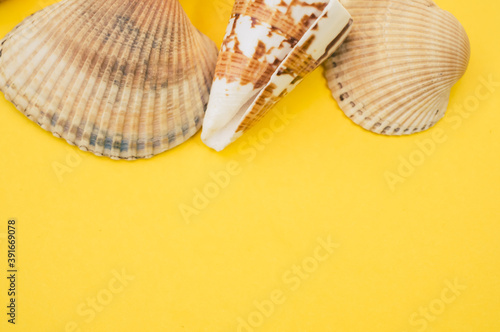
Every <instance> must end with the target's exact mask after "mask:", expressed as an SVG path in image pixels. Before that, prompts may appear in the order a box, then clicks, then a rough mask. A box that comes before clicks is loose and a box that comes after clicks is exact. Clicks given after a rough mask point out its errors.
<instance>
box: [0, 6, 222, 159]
mask: <svg viewBox="0 0 500 332" xmlns="http://www.w3.org/2000/svg"><path fill="white" fill-rule="evenodd" d="M216 60H217V48H216V45H215V43H213V42H212V41H211V40H210V39H209V38H208V37H206V36H205V35H203V34H202V33H201V32H199V31H198V30H197V29H196V28H194V27H193V25H192V24H191V23H190V21H189V19H188V17H187V16H186V14H185V12H184V11H183V9H182V7H181V5H180V4H179V2H178V0H135V1H121V0H73V1H70V0H63V1H61V2H59V3H57V4H55V5H52V6H49V7H47V8H45V9H43V10H41V11H39V12H37V13H35V14H34V15H33V16H30V17H28V18H26V19H25V20H24V21H23V22H22V23H21V24H19V25H18V26H17V27H16V28H15V29H14V30H13V31H11V32H10V33H9V34H8V35H7V36H6V37H5V38H4V39H3V40H2V41H0V89H1V90H2V91H3V92H4V94H5V97H6V98H7V99H8V100H10V101H12V103H14V105H16V107H17V108H18V109H19V110H20V111H22V112H23V113H24V114H25V115H26V116H27V117H28V118H30V119H31V120H33V121H35V122H36V123H38V124H39V125H40V126H41V127H42V128H44V129H46V130H49V131H51V132H52V133H53V134H54V135H55V136H58V137H62V138H64V139H66V140H67V141H68V142H69V143H70V144H74V145H77V146H78V147H80V148H81V149H82V150H88V151H91V152H93V153H95V154H96V155H104V156H108V157H111V158H113V159H137V158H148V157H151V156H153V155H155V154H158V153H160V152H163V151H165V150H167V149H170V148H173V147H174V146H177V145H178V144H180V143H182V142H184V141H185V140H186V139H188V138H189V137H191V136H192V135H193V134H195V133H196V132H197V131H198V129H199V128H200V127H201V124H202V121H203V116H204V110H205V107H206V104H207V102H208V95H209V89H210V85H211V83H212V79H213V72H214V69H215V63H216Z"/></svg>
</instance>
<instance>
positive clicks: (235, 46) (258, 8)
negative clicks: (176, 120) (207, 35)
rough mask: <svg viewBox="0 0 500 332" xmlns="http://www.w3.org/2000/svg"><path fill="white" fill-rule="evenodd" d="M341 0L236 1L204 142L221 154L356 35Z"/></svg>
mask: <svg viewBox="0 0 500 332" xmlns="http://www.w3.org/2000/svg"><path fill="white" fill-rule="evenodd" d="M351 25H352V20H351V16H350V15H349V13H348V12H347V11H346V10H345V9H344V8H343V7H342V5H341V4H340V3H339V2H338V1H337V0H282V1H277V0H236V3H235V5H234V9H233V13H232V17H231V20H230V22H229V25H228V28H227V31H226V35H225V37H224V42H223V44H222V47H221V52H220V54H219V59H218V62H217V68H216V71H215V78H214V83H213V85H212V93H211V95H210V100H209V104H208V108H207V114H206V116H205V120H204V123H203V131H202V140H203V141H204V143H205V144H207V145H208V146H210V147H212V148H214V149H215V150H218V151H220V150H222V149H223V148H224V147H225V146H227V145H228V144H229V143H231V142H232V141H234V140H235V139H237V138H238V137H239V136H241V134H242V133H243V132H244V131H246V130H247V129H249V128H250V127H252V126H253V125H254V124H255V123H256V122H257V121H258V120H260V119H261V118H262V117H263V116H264V115H265V114H266V113H267V111H268V110H269V109H270V108H271V107H272V106H273V105H274V104H275V103H276V102H277V101H278V100H280V99H281V98H282V97H284V96H285V95H286V94H287V93H288V92H290V91H291V90H292V89H293V87H295V86H296V85H297V84H298V83H300V82H301V81H302V79H303V78H304V76H305V75H307V74H308V73H310V72H311V71H312V70H314V69H315V68H316V67H318V66H319V65H320V64H321V63H322V62H323V61H324V60H325V59H326V58H327V57H328V56H330V55H331V54H332V53H333V51H334V50H335V49H336V48H337V47H338V46H339V45H340V43H341V42H342V41H343V40H344V38H345V37H346V36H347V34H348V33H349V31H350V27H351Z"/></svg>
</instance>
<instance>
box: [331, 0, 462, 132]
mask: <svg viewBox="0 0 500 332" xmlns="http://www.w3.org/2000/svg"><path fill="white" fill-rule="evenodd" d="M342 4H343V5H344V6H345V8H346V9H347V10H348V11H349V12H350V13H351V15H352V16H353V18H354V20H355V21H356V26H355V27H354V28H353V30H352V32H351V34H350V35H349V37H348V38H347V39H346V41H345V42H344V43H343V44H342V45H341V46H340V47H339V49H338V50H337V52H336V53H335V54H334V55H333V56H332V57H331V58H329V59H328V60H327V61H326V62H325V69H326V70H325V76H326V79H327V81H328V85H329V87H330V89H331V91H332V93H333V97H334V98H335V99H336V100H337V102H338V104H339V106H340V108H341V109H342V110H343V111H344V113H345V114H346V115H347V116H348V117H349V118H351V119H352V120H353V121H354V122H355V123H356V124H358V125H360V126H362V127H363V128H365V129H367V130H370V131H373V132H375V133H378V134H386V135H403V134H412V133H416V132H420V131H423V130H425V129H428V128H430V127H432V126H433V125H434V124H435V123H436V122H437V121H438V120H439V119H441V118H442V117H443V115H444V113H445V111H446V108H447V106H448V100H449V96H450V90H451V87H452V86H453V85H454V84H455V83H456V82H457V81H458V80H459V79H460V78H461V77H462V75H463V74H464V73H465V71H466V69H467V65H468V62H469V57H470V45H469V39H468V37H467V34H466V32H465V30H464V28H463V27H462V26H461V24H460V22H458V20H457V19H456V18H455V17H454V16H453V15H451V14H450V13H448V12H447V11H444V10H442V9H440V8H439V7H438V6H437V5H436V4H435V3H434V2H433V1H432V0H342Z"/></svg>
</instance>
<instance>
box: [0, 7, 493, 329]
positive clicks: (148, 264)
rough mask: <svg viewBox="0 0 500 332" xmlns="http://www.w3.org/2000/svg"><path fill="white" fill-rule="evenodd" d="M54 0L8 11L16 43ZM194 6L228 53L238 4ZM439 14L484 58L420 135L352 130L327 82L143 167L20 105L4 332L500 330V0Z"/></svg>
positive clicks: (311, 80) (1, 161) (2, 217)
mask: <svg viewBox="0 0 500 332" xmlns="http://www.w3.org/2000/svg"><path fill="white" fill-rule="evenodd" d="M50 2H51V1H38V2H37V1H33V0H23V1H15V0H7V1H4V2H2V3H1V4H0V37H3V36H4V35H5V34H6V33H7V32H8V31H9V30H10V29H12V28H13V27H14V26H15V25H16V24H17V23H18V22H20V21H21V20H22V19H23V18H24V17H26V16H27V15H29V14H30V13H32V12H33V11H35V10H38V9H40V8H41V7H43V6H45V5H48V4H49V3H50ZM181 3H182V5H183V6H184V8H185V10H186V12H187V13H188V15H189V17H190V18H191V19H192V21H193V23H194V24H195V25H196V26H197V27H198V28H199V29H200V30H201V31H203V32H205V33H206V34H208V35H209V36H210V37H211V38H212V39H214V40H215V41H216V42H217V44H220V43H221V41H222V37H223V34H224V31H225V27H226V23H227V20H228V17H229V14H230V10H231V6H232V4H231V1H230V0H182V1H181ZM437 3H438V5H440V6H441V7H442V8H445V9H447V10H449V11H451V12H452V13H453V14H454V15H456V16H457V17H458V18H459V19H460V20H461V22H462V23H463V25H464V26H465V28H466V30H467V32H468V34H469V37H470V39H471V44H472V59H471V63H470V67H469V69H468V71H467V73H466V75H465V76H464V77H463V79H462V80H461V81H460V82H459V83H458V84H457V85H456V86H455V87H454V89H453V91H452V95H451V102H450V108H449V110H448V112H447V115H446V117H445V119H444V120H442V121H440V122H439V123H438V124H437V125H436V126H435V127H434V128H433V129H431V130H429V131H426V132H424V133H421V134H417V135H414V136H410V137H402V138H397V137H396V138H395V137H383V136H379V135H376V134H372V133H369V132H367V131H365V130H363V129H361V128H360V127H358V126H356V125H354V124H353V123H351V122H350V120H349V119H347V118H346V117H345V116H344V115H343V113H342V112H341V111H340V109H339V108H338V106H337V105H336V103H335V101H334V100H333V98H332V97H331V95H330V92H329V90H328V89H327V87H326V83H325V80H324V78H323V76H322V70H321V69H320V70H317V71H316V72H314V73H313V74H312V75H311V76H310V77H308V78H307V79H306V80H305V81H304V82H303V84H301V85H300V86H299V87H298V88H297V89H296V90H295V91H293V93H291V94H290V95H289V96H288V97H286V99H285V100H283V101H282V102H281V103H280V104H279V105H277V107H276V108H275V110H274V112H273V113H272V114H270V115H269V116H268V117H266V118H265V119H264V120H263V121H262V122H261V123H260V124H259V125H258V126H257V127H255V128H253V129H252V130H251V131H250V132H248V133H247V134H245V135H244V136H243V137H242V138H241V139H240V140H239V141H237V142H236V143H234V144H233V145H231V146H230V147H229V148H227V149H226V150H224V151H223V152H221V153H217V152H215V151H213V150H210V149H208V148H207V147H205V146H204V145H203V144H202V142H201V140H200V135H199V134H198V135H196V136H195V137H193V138H192V139H190V140H189V141H188V142H187V143H185V144H183V145H181V146H180V147H178V148H175V149H174V150H172V151H169V152H166V153H163V154H161V155H159V156H156V157H154V158H152V159H150V160H141V161H136V162H126V161H121V162H120V161H112V160H109V159H106V158H100V157H96V156H94V155H92V154H90V153H86V152H82V151H80V150H78V149H77V148H75V147H72V146H69V145H68V144H67V143H66V142H65V141H63V140H61V139H57V138H55V137H53V136H52V134H50V133H48V132H46V131H44V130H42V129H40V128H39V127H38V126H37V125H36V124H34V123H32V122H31V121H29V120H28V119H27V118H26V117H25V116H24V115H22V113H21V112H19V111H17V110H16V109H15V108H14V106H13V105H11V104H10V103H9V102H7V101H6V100H5V99H4V98H3V95H1V94H0V152H1V157H0V184H1V187H0V189H1V190H0V241H1V244H0V268H1V273H0V275H1V276H2V278H1V281H0V308H2V309H0V311H1V315H0V330H1V331H30V332H31V331H99V332H100V331H103V332H104V331H106V332H107V331H169V332H170V331H173V332H175V331H210V332H212V331H214V332H215V331H241V332H251V331H284V332H296V331H297V332H298V331H304V332H305V331H307V332H323V331H325V332H326V331H328V332H329V331H345V332H357V331H360V332H361V331H363V332H366V331H377V332H378V331H380V332H388V331H393V332H412V331H420V332H421V331H440V332H471V331H474V332H498V331H500V165H499V162H500V153H499V152H500V112H499V111H500V85H499V84H498V82H500V65H499V63H500V61H499V56H498V54H500V43H499V42H498V36H499V35H500V21H499V19H498V13H499V12H500V3H499V2H498V1H493V0H477V1H466V0H438V1H437ZM488 80H490V81H494V82H497V83H496V84H491V83H489V84H485V83H484V82H485V81H488ZM276 123H278V124H279V126H277V127H276V126H273V124H276ZM12 218H14V219H15V220H16V222H17V224H16V227H17V241H18V243H17V245H18V247H17V255H18V257H17V266H16V267H17V268H18V274H17V280H16V283H17V285H16V291H17V294H16V295H17V297H16V305H17V307H16V309H17V316H16V325H15V326H13V325H12V324H8V323H7V319H8V316H7V315H6V314H7V310H8V309H7V308H6V306H7V305H8V296H7V288H8V287H7V286H8V280H7V279H6V277H5V276H6V275H7V272H6V270H7V248H6V240H7V239H6V233H7V222H8V220H9V219H12Z"/></svg>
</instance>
